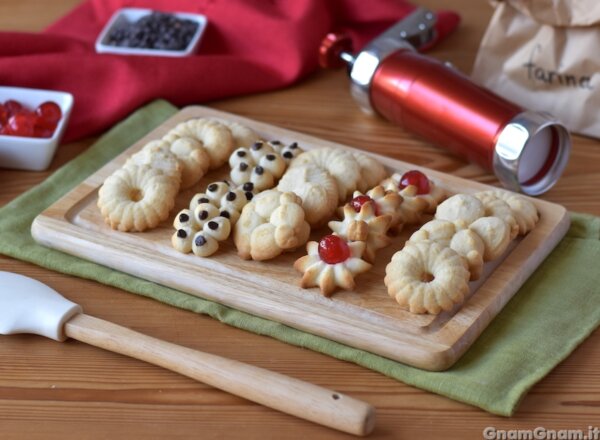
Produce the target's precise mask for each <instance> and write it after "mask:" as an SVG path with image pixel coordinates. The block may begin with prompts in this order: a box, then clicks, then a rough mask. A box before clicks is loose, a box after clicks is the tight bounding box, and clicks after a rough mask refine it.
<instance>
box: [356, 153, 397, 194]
mask: <svg viewBox="0 0 600 440" xmlns="http://www.w3.org/2000/svg"><path fill="white" fill-rule="evenodd" d="M352 155H353V156H354V159H356V162H358V166H359V167H360V180H359V182H358V190H359V191H360V192H363V193H364V192H365V191H366V190H368V189H369V188H373V187H374V186H376V185H377V184H378V183H379V182H381V181H383V180H384V179H385V178H386V177H387V175H388V173H387V171H386V170H385V168H384V166H383V165H382V164H381V162H379V161H378V160H377V159H375V158H374V157H371V156H369V155H368V154H365V153H360V152H358V151H353V152H352Z"/></svg>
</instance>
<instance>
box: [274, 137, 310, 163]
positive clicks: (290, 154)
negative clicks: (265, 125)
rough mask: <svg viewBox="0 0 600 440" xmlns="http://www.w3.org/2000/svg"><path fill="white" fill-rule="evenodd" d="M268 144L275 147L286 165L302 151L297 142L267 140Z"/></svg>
mask: <svg viewBox="0 0 600 440" xmlns="http://www.w3.org/2000/svg"><path fill="white" fill-rule="evenodd" d="M269 145H271V146H273V147H275V149H276V151H277V152H278V153H279V154H280V155H281V157H282V158H283V160H284V161H285V162H286V163H287V164H288V165H289V164H290V162H291V161H292V160H294V159H295V158H296V157H298V156H299V155H300V154H302V153H304V150H303V149H302V148H300V147H299V145H298V142H292V143H291V144H289V145H285V144H283V143H282V142H279V141H271V142H269Z"/></svg>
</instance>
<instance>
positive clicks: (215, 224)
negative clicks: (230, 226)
mask: <svg viewBox="0 0 600 440" xmlns="http://www.w3.org/2000/svg"><path fill="white" fill-rule="evenodd" d="M208 227H209V228H210V229H212V230H213V231H214V230H215V229H218V228H219V224H218V223H217V222H208Z"/></svg>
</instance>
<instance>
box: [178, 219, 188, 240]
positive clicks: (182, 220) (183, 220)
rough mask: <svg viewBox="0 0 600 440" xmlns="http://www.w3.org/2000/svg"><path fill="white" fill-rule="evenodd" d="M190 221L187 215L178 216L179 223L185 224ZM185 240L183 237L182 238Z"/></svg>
mask: <svg viewBox="0 0 600 440" xmlns="http://www.w3.org/2000/svg"><path fill="white" fill-rule="evenodd" d="M189 219H190V216H189V215H187V214H179V221H180V222H182V223H183V222H187V221H188V220H189ZM184 238H185V237H184Z"/></svg>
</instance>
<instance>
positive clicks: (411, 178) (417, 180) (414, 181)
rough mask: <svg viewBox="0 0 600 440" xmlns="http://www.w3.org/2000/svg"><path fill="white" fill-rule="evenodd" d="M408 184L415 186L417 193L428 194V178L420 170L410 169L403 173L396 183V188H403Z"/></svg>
mask: <svg viewBox="0 0 600 440" xmlns="http://www.w3.org/2000/svg"><path fill="white" fill-rule="evenodd" d="M409 185H413V186H415V187H417V194H429V191H430V187H429V179H428V178H427V176H426V175H425V174H423V173H422V172H420V171H417V170H411V171H407V172H406V173H404V174H403V175H402V177H401V178H400V182H399V183H398V189H404V188H406V187H407V186H409Z"/></svg>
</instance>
